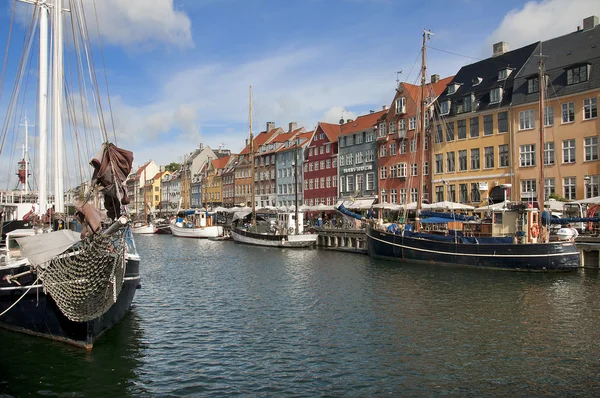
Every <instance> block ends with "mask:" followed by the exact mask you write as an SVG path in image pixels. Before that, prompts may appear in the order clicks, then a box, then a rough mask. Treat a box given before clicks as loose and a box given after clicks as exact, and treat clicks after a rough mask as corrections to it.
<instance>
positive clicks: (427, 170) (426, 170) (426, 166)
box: [423, 162, 429, 176]
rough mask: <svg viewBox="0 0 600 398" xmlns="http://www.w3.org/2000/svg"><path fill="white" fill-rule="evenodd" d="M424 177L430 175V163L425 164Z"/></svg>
mask: <svg viewBox="0 0 600 398" xmlns="http://www.w3.org/2000/svg"><path fill="white" fill-rule="evenodd" d="M423 175H424V176H427V175H429V162H423Z"/></svg>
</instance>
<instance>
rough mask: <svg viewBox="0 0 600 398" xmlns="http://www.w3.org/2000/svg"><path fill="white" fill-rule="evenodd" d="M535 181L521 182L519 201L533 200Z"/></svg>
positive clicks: (534, 196)
mask: <svg viewBox="0 0 600 398" xmlns="http://www.w3.org/2000/svg"><path fill="white" fill-rule="evenodd" d="M535 198H536V193H535V180H521V200H525V201H527V200H530V199H535Z"/></svg>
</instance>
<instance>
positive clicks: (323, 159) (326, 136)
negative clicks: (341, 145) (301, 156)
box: [303, 123, 341, 206]
mask: <svg viewBox="0 0 600 398" xmlns="http://www.w3.org/2000/svg"><path fill="white" fill-rule="evenodd" d="M340 132H341V128H340V126H339V125H337V124H331V123H319V125H318V126H317V128H316V130H315V133H314V135H313V137H312V140H311V142H310V144H309V145H308V151H307V153H306V156H305V160H304V167H303V184H304V187H303V188H304V204H305V205H307V206H315V205H319V204H325V205H329V206H331V205H333V204H335V201H336V199H337V197H338V184H337V181H338V177H337V154H338V136H339V135H340Z"/></svg>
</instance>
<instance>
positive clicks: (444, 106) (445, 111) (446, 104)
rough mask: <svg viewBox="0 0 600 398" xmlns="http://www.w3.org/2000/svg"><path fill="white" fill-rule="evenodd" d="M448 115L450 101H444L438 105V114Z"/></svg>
mask: <svg viewBox="0 0 600 398" xmlns="http://www.w3.org/2000/svg"><path fill="white" fill-rule="evenodd" d="M449 113H450V100H446V101H444V102H442V103H441V104H440V114H442V115H447V114H449Z"/></svg>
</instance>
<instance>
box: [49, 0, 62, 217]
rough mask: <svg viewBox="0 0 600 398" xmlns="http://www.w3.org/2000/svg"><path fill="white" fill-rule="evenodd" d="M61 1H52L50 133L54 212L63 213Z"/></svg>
mask: <svg viewBox="0 0 600 398" xmlns="http://www.w3.org/2000/svg"><path fill="white" fill-rule="evenodd" d="M62 3H63V2H62V0H54V6H53V7H54V8H53V10H52V11H53V16H54V18H53V30H52V41H53V47H52V98H53V99H52V132H53V140H52V141H53V143H54V210H55V211H56V212H57V213H64V211H65V198H64V179H63V159H64V155H63V129H62V98H63V23H62Z"/></svg>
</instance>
